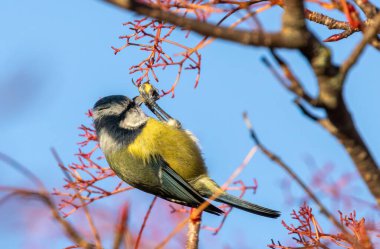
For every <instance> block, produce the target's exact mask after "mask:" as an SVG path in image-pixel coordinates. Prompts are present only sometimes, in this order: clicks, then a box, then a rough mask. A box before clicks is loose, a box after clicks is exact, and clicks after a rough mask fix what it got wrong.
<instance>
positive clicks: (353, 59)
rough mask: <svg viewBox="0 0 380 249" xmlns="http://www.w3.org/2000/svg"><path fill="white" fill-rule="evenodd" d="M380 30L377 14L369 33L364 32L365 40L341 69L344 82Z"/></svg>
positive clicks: (379, 20) (378, 15) (379, 15)
mask: <svg viewBox="0 0 380 249" xmlns="http://www.w3.org/2000/svg"><path fill="white" fill-rule="evenodd" d="M379 28H380V13H379V14H377V15H376V16H375V17H374V19H373V25H372V26H370V27H369V28H368V29H367V31H365V32H364V36H363V39H362V40H361V41H360V42H359V44H358V45H357V46H356V48H355V49H354V51H353V52H352V54H351V55H350V56H349V57H348V58H347V60H346V61H345V62H344V63H343V64H342V66H341V68H340V74H341V75H342V81H343V80H344V78H345V77H346V75H347V73H348V71H349V70H350V68H351V67H352V66H353V65H354V64H355V63H356V62H357V60H358V59H359V57H360V55H361V54H362V52H363V50H364V48H365V47H366V45H367V44H368V42H370V41H371V40H372V38H373V37H375V36H376V34H377V33H378V31H379Z"/></svg>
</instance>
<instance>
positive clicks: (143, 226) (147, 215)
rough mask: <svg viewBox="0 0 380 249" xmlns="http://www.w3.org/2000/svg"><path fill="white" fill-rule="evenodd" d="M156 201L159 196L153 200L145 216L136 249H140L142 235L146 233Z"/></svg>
mask: <svg viewBox="0 0 380 249" xmlns="http://www.w3.org/2000/svg"><path fill="white" fill-rule="evenodd" d="M156 200H157V196H155V197H154V198H153V200H152V202H151V203H150V205H149V208H148V211H147V212H146V214H145V217H144V221H143V223H142V225H141V228H140V231H139V234H138V236H137V240H136V244H135V249H138V248H139V244H140V240H141V237H142V234H143V232H144V228H145V226H146V223H147V221H148V218H149V215H150V213H151V212H152V209H153V206H154V204H155V203H156Z"/></svg>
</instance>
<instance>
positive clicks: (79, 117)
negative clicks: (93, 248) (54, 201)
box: [0, 0, 380, 248]
mask: <svg viewBox="0 0 380 249" xmlns="http://www.w3.org/2000/svg"><path fill="white" fill-rule="evenodd" d="M280 13H281V11H280V10H279V9H274V10H272V11H270V12H268V13H264V14H263V15H262V16H261V20H262V21H263V23H265V25H266V26H267V27H268V28H269V29H275V28H276V27H277V26H278V22H277V21H278V20H279V14H280ZM134 18H135V15H133V14H131V13H129V12H126V11H121V10H119V9H117V8H114V7H112V6H109V5H106V4H103V3H101V1H95V0H82V1H74V0H67V1H47V0H36V1H26V0H21V1H18V2H17V4H15V2H14V1H10V0H3V1H2V4H1V8H0V30H1V31H2V34H1V39H0V55H1V56H0V129H1V132H0V152H3V153H6V154H8V155H10V156H12V157H14V158H16V159H17V160H18V161H20V162H21V163H22V164H24V165H26V166H27V167H28V168H29V169H31V170H32V171H33V172H34V173H35V174H37V175H39V176H40V177H41V178H42V179H43V180H44V181H45V182H46V184H47V185H48V186H49V187H53V186H61V185H62V182H63V181H62V175H61V173H60V172H59V170H58V168H57V167H56V163H55V161H54V159H53V157H52V155H51V153H50V147H55V148H56V149H57V150H58V152H59V153H60V155H61V157H62V158H64V161H65V162H66V163H69V162H73V161H75V160H76V158H75V156H74V154H75V153H76V152H77V148H78V146H77V144H76V143H77V142H78V141H79V140H80V138H79V137H78V136H77V135H78V133H79V131H78V129H77V127H79V125H80V124H82V123H84V124H89V119H88V118H87V117H86V116H85V115H84V113H85V112H86V111H87V110H88V109H89V108H91V107H92V105H93V103H94V102H95V101H96V100H98V99H99V97H102V96H106V95H111V94H126V95H128V96H130V97H132V96H135V95H136V89H134V88H133V86H132V84H131V83H130V82H131V76H130V75H129V73H128V68H129V67H130V66H131V65H132V64H133V62H136V58H139V57H140V56H141V55H140V54H139V53H140V52H139V51H138V50H136V49H133V48H129V49H128V50H126V51H123V52H121V53H119V54H118V55H117V56H115V55H114V54H113V51H112V49H111V48H110V47H111V46H121V45H122V44H123V41H121V40H119V39H118V36H120V35H124V34H126V33H127V32H128V30H127V29H126V28H125V27H123V26H122V23H124V22H126V21H130V20H133V19H134ZM312 27H313V28H314V29H315V30H317V31H318V34H319V35H320V37H321V38H326V37H328V36H329V35H332V34H333V33H332V31H328V30H326V29H324V28H321V27H318V26H316V25H312ZM179 39H180V38H179ZM191 39H193V41H194V42H196V41H197V40H199V36H197V35H195V36H193V37H191ZM359 39H360V35H359V34H356V35H353V36H352V37H350V38H349V39H346V40H343V41H341V42H339V43H336V44H328V45H329V46H331V47H332V48H333V49H334V61H336V62H342V61H343V60H344V59H345V58H347V56H348V54H349V52H350V51H351V49H352V48H353V47H354V45H355V44H356V43H357V42H358V41H359ZM201 53H202V59H203V60H202V66H203V67H202V75H201V81H200V84H199V87H198V88H197V89H196V90H194V88H193V83H194V74H192V73H185V74H184V75H183V77H182V79H181V82H180V85H179V86H178V88H177V91H176V98H174V99H172V98H170V97H166V98H163V99H162V100H161V101H160V105H161V106H162V107H163V108H164V109H165V110H167V112H169V113H170V114H171V115H172V116H174V117H176V118H177V119H179V120H180V121H181V122H182V124H183V125H184V126H185V127H186V128H187V129H189V130H191V131H193V133H194V134H195V135H196V136H197V137H198V138H199V140H200V143H201V146H202V149H203V152H204V157H205V159H206V163H207V165H208V167H209V171H210V175H211V176H212V177H213V178H214V179H215V180H216V181H217V182H219V183H223V182H224V181H225V180H226V179H227V178H228V176H229V175H230V174H231V173H232V172H233V170H234V169H235V168H236V167H237V166H238V165H239V164H240V163H241V161H242V160H243V158H244V156H245V154H246V153H247V152H248V151H249V149H250V148H251V146H252V145H253V144H252V141H251V140H250V138H249V136H248V132H247V130H246V128H245V125H244V123H243V121H242V112H244V111H247V112H248V113H249V115H250V118H251V120H252V123H253V125H254V127H255V130H256V132H257V133H258V135H259V136H260V138H261V140H262V141H263V143H265V144H266V145H267V146H268V147H269V148H271V149H272V150H273V151H275V152H276V153H277V154H279V155H280V156H281V157H282V158H283V159H284V160H285V161H286V162H288V163H289V164H290V165H292V166H293V167H294V170H295V171H296V172H297V173H299V174H300V175H302V176H305V180H306V181H308V179H309V176H310V172H311V169H310V166H308V165H307V163H306V159H305V158H308V157H311V158H313V159H314V160H315V165H316V166H317V167H323V166H324V165H326V164H332V165H334V166H335V171H334V174H335V175H334V176H333V177H338V176H339V175H340V174H342V173H344V172H355V170H354V166H353V164H352V162H351V161H350V158H349V157H348V156H347V154H346V153H345V151H344V150H343V148H342V147H341V146H340V144H339V143H338V142H337V141H336V140H335V139H334V138H333V137H331V136H330V135H329V134H328V133H326V132H325V131H324V130H323V129H322V128H321V127H319V126H318V125H316V124H315V123H313V122H311V121H310V120H308V119H307V118H305V117H303V116H302V115H301V114H300V113H299V110H298V109H297V108H296V107H295V106H294V105H293V104H292V100H293V96H292V95H290V94H289V93H287V92H286V91H285V90H284V89H283V88H281V87H280V86H279V84H278V83H277V82H276V79H275V78H274V77H273V76H272V75H271V74H270V73H269V72H268V70H267V68H265V66H264V65H263V64H262V63H261V60H260V58H261V57H262V56H268V51H267V50H266V49H261V48H251V47H246V46H240V45H237V44H233V43H230V42H226V41H216V42H214V43H213V44H212V45H211V46H208V47H207V48H206V49H204V50H203V51H201ZM282 55H283V56H284V57H285V58H286V60H287V61H289V62H290V64H291V65H292V67H293V68H294V71H295V72H296V74H297V75H298V77H299V78H300V79H302V81H303V82H304V85H305V86H306V87H307V88H308V89H309V90H310V91H311V92H312V93H315V92H316V82H315V79H314V78H313V77H312V76H313V75H312V72H311V70H310V68H309V67H308V66H307V64H306V62H305V61H304V60H303V58H302V57H301V56H300V55H299V54H298V53H296V52H291V51H282ZM379 59H380V55H379V53H377V52H375V51H374V50H373V49H372V48H369V49H367V50H366V51H365V53H364V54H363V56H362V58H361V60H360V61H359V63H358V64H357V65H355V67H354V69H353V70H352V72H351V73H350V74H349V77H348V81H347V84H346V87H345V89H344V92H345V98H346V100H347V103H348V105H349V108H350V109H351V111H352V114H353V117H354V119H355V121H356V124H357V126H358V129H359V131H360V132H361V134H362V135H363V137H364V140H365V141H366V143H367V144H368V146H369V147H370V149H371V151H372V153H373V155H374V157H375V158H376V159H377V161H380V153H379V151H380V139H379V138H380V136H379V132H378V127H380V115H379V111H378V106H379V105H380V98H378V93H379V92H380V85H379V84H378V78H377V77H376V76H377V71H378V62H379V61H380V60H379ZM174 77H175V75H170V74H165V75H164V77H163V78H161V81H160V84H159V85H158V87H159V88H164V89H168V88H169V87H170V85H171V82H173V80H174ZM0 167H2V169H3V170H2V174H1V175H0V182H1V183H2V184H3V183H4V184H12V185H18V186H19V185H22V186H26V184H27V183H28V182H27V181H26V180H25V179H24V178H23V177H21V176H20V175H19V174H18V173H17V172H14V171H13V170H12V169H9V168H7V167H6V165H5V164H3V163H0ZM240 178H241V179H244V180H245V181H247V182H249V181H251V179H252V178H256V179H257V180H258V183H259V189H258V192H257V194H256V195H254V196H252V195H250V194H248V195H247V196H246V199H248V200H252V199H254V200H255V202H256V203H259V204H261V205H264V206H267V207H270V208H273V209H278V210H281V211H282V213H283V216H282V217H281V219H284V220H286V221H290V217H289V215H288V214H289V213H290V211H291V210H292V209H293V208H297V205H298V204H297V203H294V204H293V206H289V205H286V204H285V200H284V197H283V196H284V194H283V191H284V190H283V189H282V187H281V184H280V183H281V181H282V179H284V178H286V175H285V174H284V172H283V171H282V170H281V169H279V168H278V167H277V166H276V165H274V164H273V163H272V162H271V161H269V160H268V159H267V158H266V157H265V156H263V155H262V154H260V153H258V154H257V155H255V157H254V158H253V160H252V161H251V163H250V164H249V166H248V167H247V169H246V170H245V171H244V173H243V174H242V175H241V177H240ZM354 184H355V186H358V188H357V192H355V193H354V194H355V195H358V196H362V197H364V198H367V197H369V194H368V192H367V190H366V189H365V188H364V187H363V186H362V184H361V181H360V180H357V182H355V183H354ZM293 187H294V188H293V189H292V192H294V193H296V194H299V195H302V193H301V192H300V190H299V189H298V188H297V187H295V186H294V184H293ZM135 192H136V193H132V194H129V193H126V194H125V195H119V196H117V198H123V200H124V199H125V200H132V212H133V214H134V215H133V218H132V221H131V224H133V225H136V226H139V225H140V223H141V221H142V217H143V214H144V212H145V210H146V209H147V207H148V205H149V203H150V201H151V196H149V195H147V194H144V193H142V192H138V191H135ZM369 200H371V201H373V200H372V199H371V198H369ZM112 201H113V200H107V199H105V200H103V201H102V204H100V205H105V206H112ZM119 201H120V199H119ZM19 203H20V202H19ZM326 203H327V204H329V201H327V200H326ZM161 205H167V204H165V203H164V202H161ZM312 206H313V205H312ZM10 207H11V206H7V205H5V206H3V207H1V210H2V212H0V220H6V221H8V222H5V223H3V222H1V223H0V231H1V233H0V246H1V247H4V248H32V247H30V246H28V245H27V244H26V242H25V238H24V236H23V234H24V233H25V232H26V231H25V230H23V229H22V228H20V226H19V227H18V228H17V227H15V226H7V225H2V224H18V225H21V226H22V224H23V221H24V220H23V218H22V217H24V216H22V215H17V214H18V212H17V214H16V215H15V214H12V213H11V211H10V210H11V209H10ZM17 208H18V209H17V210H18V211H20V212H21V209H20V207H17ZM94 208H95V207H94ZM160 210H161V209H160ZM162 210H164V209H162ZM112 211H113V210H112ZM345 211H350V210H345ZM162 212H164V211H162ZM15 213H16V212H15ZM359 213H360V212H359ZM9 214H12V215H9ZM378 218H379V217H377V219H378ZM281 219H278V220H271V219H265V218H262V217H258V216H253V215H250V214H247V213H244V212H241V211H237V210H235V211H233V213H232V214H231V216H230V217H229V219H228V221H227V223H226V225H225V227H224V228H223V230H222V232H221V233H220V234H219V235H218V236H217V237H215V236H211V235H209V233H208V232H207V231H203V232H202V236H203V238H204V240H203V242H202V243H203V244H202V245H204V246H206V245H207V243H215V244H214V245H218V247H222V246H224V245H230V246H231V247H232V248H263V247H264V246H265V245H266V244H268V243H270V239H271V238H274V239H283V241H285V240H286V239H284V238H286V232H285V231H284V229H283V227H282V226H281V224H280V222H281ZM205 222H206V223H207V222H209V223H213V224H216V223H217V219H216V218H215V217H211V216H210V215H205ZM27 232H28V233H32V232H33V231H32V230H28V231H27ZM167 232H169V231H167ZM147 234H148V233H147ZM32 236H34V235H33V234H32ZM36 236H37V235H36ZM38 236H41V237H43V235H41V234H39V235H38ZM38 236H37V237H38ZM236 238H239V243H241V245H238V246H237V244H234V242H233V241H234V240H235V239H236ZM206 241H208V242H206ZM63 245H69V243H67V242H65V241H61V240H59V241H57V242H56V243H54V246H53V247H49V246H48V247H46V245H44V246H45V247H43V246H42V247H40V248H62V247H63ZM40 246H41V245H40ZM174 246H175V245H174Z"/></svg>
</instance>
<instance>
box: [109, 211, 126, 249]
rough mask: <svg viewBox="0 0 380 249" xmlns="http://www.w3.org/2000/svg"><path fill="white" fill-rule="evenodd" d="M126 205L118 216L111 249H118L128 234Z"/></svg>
mask: <svg viewBox="0 0 380 249" xmlns="http://www.w3.org/2000/svg"><path fill="white" fill-rule="evenodd" d="M127 223H128V204H125V205H124V206H123V207H122V208H121V212H120V216H119V217H118V222H117V224H116V229H115V238H114V242H113V247H112V248H113V249H119V248H120V246H121V244H122V242H123V240H125V236H126V235H127V234H128V226H127Z"/></svg>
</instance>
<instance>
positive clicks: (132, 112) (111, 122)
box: [93, 95, 148, 131]
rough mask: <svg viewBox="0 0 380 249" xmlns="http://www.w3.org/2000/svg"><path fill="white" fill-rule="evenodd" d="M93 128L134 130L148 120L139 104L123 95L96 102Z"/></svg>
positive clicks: (98, 129)
mask: <svg viewBox="0 0 380 249" xmlns="http://www.w3.org/2000/svg"><path fill="white" fill-rule="evenodd" d="M93 118H94V123H95V128H96V130H97V131H100V129H101V128H104V127H105V128H107V127H108V128H110V127H120V128H123V129H130V130H133V129H136V128H139V127H141V126H142V125H144V124H145V123H146V121H147V119H148V117H147V116H146V115H145V113H144V112H143V110H142V109H141V108H140V106H139V104H136V103H135V102H134V101H132V100H131V99H129V98H128V97H126V96H123V95H111V96H107V97H104V98H101V99H100V100H98V101H97V102H96V103H95V105H94V108H93Z"/></svg>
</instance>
